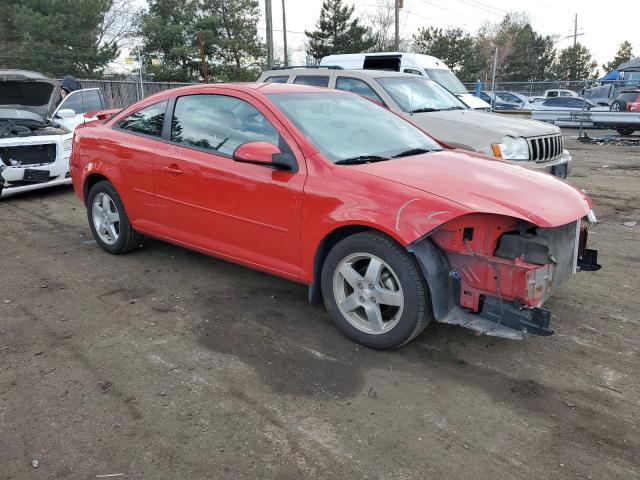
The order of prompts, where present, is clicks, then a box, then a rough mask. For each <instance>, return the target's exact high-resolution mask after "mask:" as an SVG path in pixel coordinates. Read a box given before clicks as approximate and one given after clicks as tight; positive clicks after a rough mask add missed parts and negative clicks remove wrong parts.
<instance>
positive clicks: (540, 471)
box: [0, 131, 640, 480]
mask: <svg viewBox="0 0 640 480" xmlns="http://www.w3.org/2000/svg"><path fill="white" fill-rule="evenodd" d="M565 135H566V136H567V137H566V138H567V140H566V143H567V145H568V147H569V148H570V149H571V151H572V152H573V155H574V158H575V161H574V171H573V174H572V176H571V179H570V181H571V182H573V183H575V184H577V185H578V186H580V187H581V188H584V189H585V190H586V191H587V192H588V193H589V194H590V195H591V196H592V197H593V199H594V201H595V203H596V209H595V210H596V213H597V214H598V217H599V220H600V223H599V224H598V225H597V226H596V227H595V228H593V229H592V230H591V235H590V242H591V245H592V246H594V248H598V249H599V251H600V263H602V264H603V265H604V268H603V269H602V270H601V271H599V272H597V273H581V274H578V275H577V276H575V277H574V278H572V279H571V281H569V282H568V283H567V284H566V285H565V286H564V287H563V288H562V289H561V290H560V291H559V292H558V293H557V294H556V295H555V296H554V297H553V298H552V299H551V301H550V302H549V303H548V307H549V308H550V309H551V310H552V312H553V320H552V325H553V326H554V327H555V329H556V334H555V335H554V336H552V337H550V338H536V337H532V338H529V339H527V340H525V341H520V342H518V341H508V340H501V339H495V338H488V337H476V336H474V335H473V334H472V332H470V331H468V330H464V329H462V328H458V327H453V326H446V325H432V326H430V327H429V328H428V329H427V330H426V331H425V333H424V334H423V335H421V336H420V337H419V338H417V339H416V341H414V342H413V343H411V344H410V345H408V346H406V347H404V348H402V349H400V350H398V351H393V352H378V351H373V350H368V349H366V348H363V347H359V346H358V345H356V344H354V343H352V342H350V341H349V340H347V339H346V338H344V337H343V336H342V335H341V334H340V333H339V332H338V331H337V330H336V329H335V328H334V327H333V325H332V323H331V322H330V320H329V317H328V315H327V314H326V313H325V312H324V310H323V309H321V308H318V307H312V306H309V305H308V304H307V301H306V289H305V287H303V286H299V285H296V284H293V283H290V282H287V281H284V280H280V279H278V278H274V277H270V276H268V275H265V274H261V273H257V272H254V271H252V270H248V269H246V268H242V267H239V266H236V265H233V264H230V263H226V262H223V261H220V260H216V259H214V258H209V257H206V256H203V255H200V254H197V253H193V252H190V251H187V250H184V249H181V248H178V247H174V246H172V245H168V244H165V243H162V242H159V241H149V242H148V243H147V244H146V246H145V248H143V249H141V250H139V251H137V252H135V253H132V254H129V255H124V256H111V255H108V254H106V253H104V252H103V251H101V250H100V249H99V248H98V247H97V246H96V244H95V242H94V241H92V238H91V236H90V232H89V228H88V225H87V220H86V217H85V212H84V208H83V207H82V205H81V204H80V202H79V201H78V199H77V198H76V197H75V196H74V195H73V193H72V190H71V188H60V189H54V190H51V191H46V192H45V191H42V192H38V193H35V194H30V195H22V196H18V197H13V198H8V199H5V200H3V201H2V202H0V209H1V210H2V214H1V215H0V232H1V235H0V241H1V244H2V249H1V251H2V259H1V260H0V478H1V479H16V480H23V479H53V478H68V479H89V478H123V479H204V478H211V479H251V478H256V479H258V478H259V479H267V478H274V479H299V478H322V479H332V478H340V479H345V478H359V479H360V478H379V479H394V480H395V479H446V480H453V479H464V480H469V479H492V480H493V479H496V480H497V479H527V480H530V479H558V478H562V479H564V478H566V479H575V478H587V479H593V480H596V479H606V480H611V479H635V478H640V429H639V426H640V387H639V383H638V378H639V375H638V372H639V367H638V365H639V363H640V294H639V291H640V277H639V274H638V268H640V248H639V245H640V243H639V240H640V223H639V224H638V225H636V226H634V227H629V226H625V225H624V222H629V221H634V220H635V221H640V148H639V147H637V146H615V145H582V144H578V143H576V142H575V141H573V140H571V137H572V136H573V137H575V135H576V133H575V131H566V132H565ZM558 208H562V205H558ZM34 460H35V461H37V462H38V464H37V465H38V466H37V468H34V466H33V465H32V461H34ZM112 474H122V475H120V476H116V477H100V476H104V475H112Z"/></svg>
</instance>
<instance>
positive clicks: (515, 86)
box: [464, 80, 599, 97]
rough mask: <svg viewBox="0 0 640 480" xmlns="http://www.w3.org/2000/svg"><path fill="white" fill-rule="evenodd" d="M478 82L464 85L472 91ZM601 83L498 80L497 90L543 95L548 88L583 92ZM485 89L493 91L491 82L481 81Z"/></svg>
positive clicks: (588, 81)
mask: <svg viewBox="0 0 640 480" xmlns="http://www.w3.org/2000/svg"><path fill="white" fill-rule="evenodd" d="M477 84H478V83H477V82H476V83H465V84H464V86H465V87H466V88H467V90H469V91H470V92H474V91H475V90H476V87H477ZM596 84H598V85H599V83H598V82H597V80H575V81H567V80H565V81H550V82H500V81H496V92H504V91H506V92H515V93H519V94H521V95H526V96H527V97H541V96H542V95H544V92H545V91H547V90H554V89H563V90H572V91H574V92H575V93H577V94H581V93H582V91H583V89H585V88H590V87H592V86H595V85H596ZM481 89H482V90H483V91H491V90H492V84H491V82H487V83H483V82H481Z"/></svg>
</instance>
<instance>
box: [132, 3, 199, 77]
mask: <svg viewBox="0 0 640 480" xmlns="http://www.w3.org/2000/svg"><path fill="white" fill-rule="evenodd" d="M199 18H200V16H199V9H198V0H183V1H180V2H176V1H174V0H149V11H148V12H147V13H146V14H144V15H143V17H142V21H141V23H140V32H139V34H140V37H142V42H143V44H142V55H143V56H144V63H145V70H146V71H147V72H148V73H149V75H150V76H151V77H152V78H154V79H155V80H172V81H185V82H186V81H192V80H194V79H195V78H197V76H198V72H199V69H200V64H199V61H198V58H199V57H198V48H197V45H196V35H197V33H198V29H197V23H198V21H199ZM150 58H158V59H159V60H160V65H157V66H153V65H151V64H150Z"/></svg>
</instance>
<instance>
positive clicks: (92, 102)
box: [58, 90, 103, 114]
mask: <svg viewBox="0 0 640 480" xmlns="http://www.w3.org/2000/svg"><path fill="white" fill-rule="evenodd" d="M61 108H69V109H71V110H73V111H75V112H76V114H81V113H85V112H91V111H94V110H102V108H103V105H102V97H101V96H100V92H99V91H98V90H77V91H75V92H71V93H70V94H69V95H68V96H67V97H65V98H64V99H63V100H62V102H61V103H60V105H59V107H58V109H61Z"/></svg>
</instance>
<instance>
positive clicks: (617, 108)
mask: <svg viewBox="0 0 640 480" xmlns="http://www.w3.org/2000/svg"><path fill="white" fill-rule="evenodd" d="M626 109H627V104H626V103H625V102H621V101H620V100H616V101H615V102H613V103H612V104H611V107H610V108H609V110H611V111H612V112H624V111H625V110H626Z"/></svg>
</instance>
